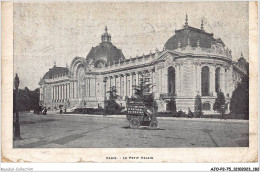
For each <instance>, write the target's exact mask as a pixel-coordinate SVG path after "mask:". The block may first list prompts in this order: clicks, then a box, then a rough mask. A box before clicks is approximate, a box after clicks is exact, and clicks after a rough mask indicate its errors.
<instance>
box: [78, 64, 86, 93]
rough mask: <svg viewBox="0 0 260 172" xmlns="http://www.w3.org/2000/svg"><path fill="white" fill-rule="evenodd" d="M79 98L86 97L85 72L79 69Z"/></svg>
mask: <svg viewBox="0 0 260 172" xmlns="http://www.w3.org/2000/svg"><path fill="white" fill-rule="evenodd" d="M77 76H78V97H79V98H84V97H85V96H86V83H85V78H84V77H85V70H84V68H79V70H78V74H77Z"/></svg>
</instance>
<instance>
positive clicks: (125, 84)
mask: <svg viewBox="0 0 260 172" xmlns="http://www.w3.org/2000/svg"><path fill="white" fill-rule="evenodd" d="M126 87H127V81H126V74H124V94H123V100H124V99H125V96H126V95H127V92H126V90H127V89H126Z"/></svg>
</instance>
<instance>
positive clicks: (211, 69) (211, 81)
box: [209, 66, 215, 96]
mask: <svg viewBox="0 0 260 172" xmlns="http://www.w3.org/2000/svg"><path fill="white" fill-rule="evenodd" d="M214 69H215V67H214V66H209V73H210V75H209V88H210V89H209V93H210V96H212V95H213V93H214V92H215V70H214Z"/></svg>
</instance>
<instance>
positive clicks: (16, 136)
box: [13, 73, 22, 140]
mask: <svg viewBox="0 0 260 172" xmlns="http://www.w3.org/2000/svg"><path fill="white" fill-rule="evenodd" d="M18 87H19V77H18V74H17V73H16V75H15V78H14V96H13V98H14V100H13V102H14V103H13V105H14V108H13V111H14V112H13V113H14V114H15V122H14V140H21V139H22V138H21V136H20V122H19V110H18V103H17V95H18Z"/></svg>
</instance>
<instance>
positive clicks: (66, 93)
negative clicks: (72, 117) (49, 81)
mask: <svg viewBox="0 0 260 172" xmlns="http://www.w3.org/2000/svg"><path fill="white" fill-rule="evenodd" d="M51 95H52V100H53V101H54V102H58V101H64V100H68V99H70V98H76V84H75V82H70V83H62V84H54V85H52V87H51Z"/></svg>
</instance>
